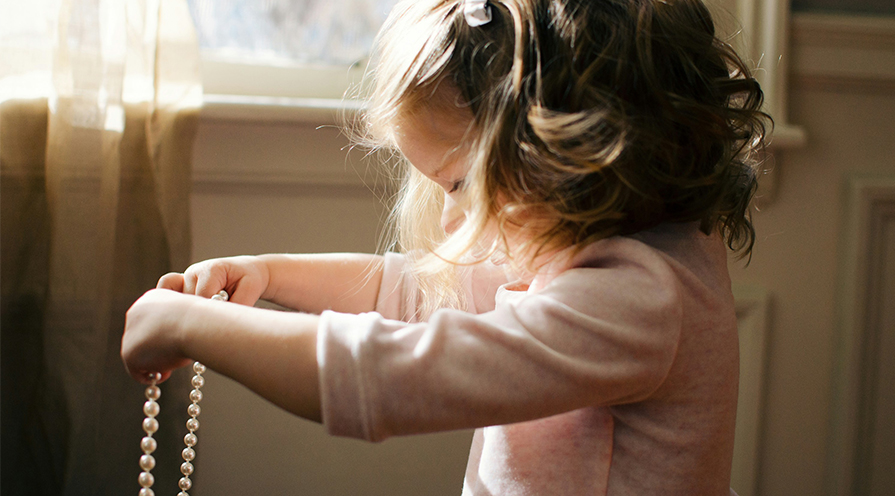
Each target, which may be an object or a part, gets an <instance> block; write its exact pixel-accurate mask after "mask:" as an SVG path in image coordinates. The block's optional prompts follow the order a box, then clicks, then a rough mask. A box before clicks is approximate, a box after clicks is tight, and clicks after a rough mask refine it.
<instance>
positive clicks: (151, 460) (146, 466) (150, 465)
mask: <svg viewBox="0 0 895 496" xmlns="http://www.w3.org/2000/svg"><path fill="white" fill-rule="evenodd" d="M140 468H142V469H143V470H145V471H147V472H149V471H150V470H152V469H154V468H155V457H154V456H152V455H143V456H141V457H140Z"/></svg>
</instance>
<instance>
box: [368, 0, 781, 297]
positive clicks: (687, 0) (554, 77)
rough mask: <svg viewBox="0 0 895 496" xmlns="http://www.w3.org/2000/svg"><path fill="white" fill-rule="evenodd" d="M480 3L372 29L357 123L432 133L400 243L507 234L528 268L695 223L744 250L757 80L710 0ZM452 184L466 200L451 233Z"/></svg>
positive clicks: (407, 145)
mask: <svg viewBox="0 0 895 496" xmlns="http://www.w3.org/2000/svg"><path fill="white" fill-rule="evenodd" d="M488 5H489V9H490V12H491V21H490V22H487V23H486V24H484V25H481V26H472V25H470V23H469V22H467V19H466V17H465V16H464V2H463V1H462V0H408V1H404V2H401V3H399V5H398V6H396V7H395V9H394V11H393V12H392V14H391V15H390V17H389V19H388V20H387V21H386V24H385V26H384V27H383V30H382V31H381V33H380V36H379V38H378V40H377V45H376V47H375V52H374V53H375V57H376V58H375V60H374V64H373V66H372V67H373V69H372V71H371V76H372V78H373V97H372V101H371V104H370V107H369V110H368V112H367V113H366V115H365V128H364V132H365V138H366V139H367V140H368V142H370V141H372V144H373V145H374V146H377V147H385V148H392V149H396V150H406V153H405V155H408V156H409V157H408V158H411V161H412V155H413V154H414V151H413V150H412V147H413V146H414V145H413V144H412V142H418V141H420V140H428V141H431V142H433V143H437V144H438V146H437V147H429V149H428V151H429V152H431V153H429V154H428V157H429V158H428V159H427V161H428V162H429V165H426V166H421V168H422V169H424V170H423V172H425V173H426V174H423V173H421V172H420V171H418V170H417V169H415V168H413V167H409V166H408V167H407V175H406V179H405V184H404V188H403V191H402V197H401V199H400V201H399V206H398V216H397V219H398V223H399V238H400V242H401V245H402V247H403V248H404V249H405V250H415V249H420V248H421V249H422V250H420V251H421V252H425V253H437V254H438V256H437V257H429V258H428V260H429V261H430V262H431V261H432V260H435V259H445V260H450V261H458V260H460V259H461V257H462V256H464V255H467V254H469V253H470V252H473V253H476V254H477V255H480V256H485V255H487V254H488V253H489V252H491V251H494V250H498V251H502V252H505V253H507V254H508V255H509V256H510V257H511V258H512V259H513V260H514V261H515V262H517V263H519V264H521V265H523V266H528V268H532V267H531V265H532V264H536V263H537V262H536V261H537V260H539V259H540V258H539V257H540V255H543V254H546V253H552V252H555V251H557V250H559V249H564V248H567V247H583V246H584V245H586V244H588V243H590V242H593V241H595V240H598V239H601V238H605V237H608V236H613V235H624V234H632V233H636V232H638V231H642V230H645V229H649V228H651V227H654V226H656V225H658V224H661V223H664V222H691V221H697V222H699V223H700V225H701V227H702V229H703V231H705V232H706V233H709V232H711V231H714V230H719V231H720V232H721V234H722V235H723V236H724V237H725V239H726V240H727V242H728V244H729V246H731V248H734V249H743V250H744V251H745V252H746V253H748V251H749V250H750V249H751V246H752V243H753V240H754V231H753V229H752V225H751V223H750V221H749V218H748V212H747V209H748V205H749V202H750V198H751V195H752V193H753V192H754V189H755V180H756V178H755V169H754V164H753V162H752V158H753V152H754V151H755V150H757V149H758V148H759V147H760V146H761V144H762V142H763V137H764V125H763V122H764V118H765V117H766V115H765V114H763V113H762V112H760V110H759V107H760V105H761V101H762V93H761V90H760V88H759V86H758V84H757V83H756V82H755V80H754V79H752V78H751V77H750V75H749V71H748V69H747V68H746V67H745V65H744V64H743V62H742V61H741V60H740V59H739V58H738V57H737V56H736V54H735V53H734V52H733V51H732V49H731V48H730V47H729V45H727V44H726V43H725V42H723V41H721V40H719V39H718V37H717V36H716V34H715V30H714V25H713V22H712V20H711V17H710V15H709V12H708V10H707V9H706V7H705V6H704V5H703V4H702V2H701V1H700V0H600V1H594V0H496V1H495V0H492V1H489V2H488ZM424 147H425V145H424ZM424 151H425V150H424ZM433 171H434V172H439V173H441V174H438V175H433V174H432V172H433ZM461 180H462V183H460V181H461ZM446 196H447V197H448V198H449V201H448V202H447V203H448V205H449V206H452V205H453V203H457V204H458V207H459V209H460V210H462V211H463V212H464V213H465V219H464V220H463V222H462V225H460V226H459V227H458V228H456V229H450V230H452V231H453V232H452V233H450V234H448V233H446V232H445V231H444V230H443V229H442V228H441V224H442V223H441V222H440V220H441V219H442V217H443V215H442V205H444V204H445V197H446ZM450 200H453V201H450ZM449 220H450V219H449ZM481 250H484V251H481ZM424 260H425V259H424ZM422 265H423V266H425V265H426V264H425V263H424V264H422ZM436 272H437V271H436ZM438 299H443V298H441V297H435V298H434V300H438Z"/></svg>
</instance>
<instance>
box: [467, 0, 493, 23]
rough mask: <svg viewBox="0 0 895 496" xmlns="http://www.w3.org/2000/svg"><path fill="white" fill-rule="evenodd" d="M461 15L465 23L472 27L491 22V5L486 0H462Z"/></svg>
mask: <svg viewBox="0 0 895 496" xmlns="http://www.w3.org/2000/svg"><path fill="white" fill-rule="evenodd" d="M463 15H464V16H465V17H466V23H467V24H469V25H470V26H472V27H474V28H475V27H478V26H481V25H483V24H488V23H489V22H491V6H490V5H488V0H464V2H463Z"/></svg>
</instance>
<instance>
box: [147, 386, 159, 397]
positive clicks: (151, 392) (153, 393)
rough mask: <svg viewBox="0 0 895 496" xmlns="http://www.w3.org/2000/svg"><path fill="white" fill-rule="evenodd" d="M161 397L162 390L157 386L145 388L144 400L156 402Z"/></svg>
mask: <svg viewBox="0 0 895 496" xmlns="http://www.w3.org/2000/svg"><path fill="white" fill-rule="evenodd" d="M161 395H162V390H161V388H159V387H158V386H149V387H148V388H146V399H147V400H157V399H159V397H161Z"/></svg>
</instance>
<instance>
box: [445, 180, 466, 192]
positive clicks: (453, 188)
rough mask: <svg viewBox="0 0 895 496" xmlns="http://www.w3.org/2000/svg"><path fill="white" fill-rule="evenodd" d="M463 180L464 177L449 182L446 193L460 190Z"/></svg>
mask: <svg viewBox="0 0 895 496" xmlns="http://www.w3.org/2000/svg"><path fill="white" fill-rule="evenodd" d="M465 181H466V179H465V178H464V179H459V180H457V181H454V182H453V183H451V188H450V189H449V190H448V194H451V193H456V192H457V191H460V188H462V187H463V183H464V182H465Z"/></svg>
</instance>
